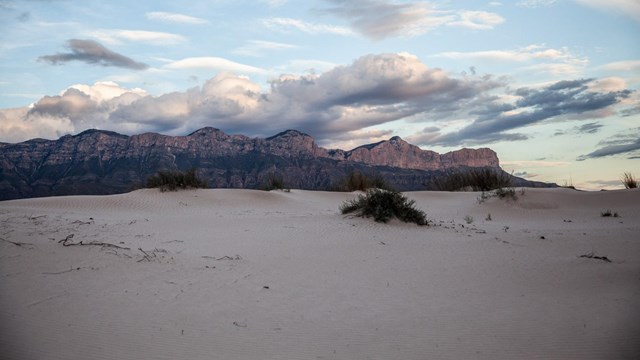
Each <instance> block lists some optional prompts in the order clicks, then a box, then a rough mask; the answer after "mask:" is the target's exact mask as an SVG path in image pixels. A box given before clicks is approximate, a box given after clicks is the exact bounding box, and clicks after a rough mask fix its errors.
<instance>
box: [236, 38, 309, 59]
mask: <svg viewBox="0 0 640 360" xmlns="http://www.w3.org/2000/svg"><path fill="white" fill-rule="evenodd" d="M296 47H297V46H295V45H291V44H284V43H278V42H272V41H262V40H251V41H249V42H248V43H247V44H246V45H244V46H241V47H239V48H236V49H235V50H233V51H231V52H232V53H234V54H236V55H244V56H253V57H262V56H264V55H265V52H267V51H277V50H287V49H295V48H296Z"/></svg>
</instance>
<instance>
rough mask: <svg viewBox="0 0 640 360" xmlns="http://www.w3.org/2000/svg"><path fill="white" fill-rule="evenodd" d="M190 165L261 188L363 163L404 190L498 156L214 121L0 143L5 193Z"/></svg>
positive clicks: (100, 188) (132, 183) (128, 180)
mask: <svg viewBox="0 0 640 360" xmlns="http://www.w3.org/2000/svg"><path fill="white" fill-rule="evenodd" d="M191 167H196V168H198V169H199V171H200V176H201V177H203V178H205V179H207V180H208V181H209V185H210V186H211V187H234V188H258V187H260V186H261V185H263V184H264V183H265V181H266V179H267V178H268V176H269V175H270V174H274V173H277V174H280V175H281V176H282V177H283V178H284V179H285V182H286V185H287V186H290V187H294V188H301V189H327V188H329V187H330V186H331V185H332V184H335V183H336V182H337V181H339V179H341V178H343V177H344V176H345V175H346V174H348V173H349V172H350V171H354V170H359V171H363V172H365V173H373V172H375V173H377V174H380V175H382V176H383V177H385V178H386V179H387V180H388V181H390V182H391V183H392V184H395V185H396V186H397V188H398V189H399V190H423V189H426V184H427V182H428V181H429V179H430V178H431V177H433V176H434V174H435V172H437V171H440V172H442V171H447V170H448V169H453V168H459V167H493V168H499V161H498V158H497V156H496V154H495V152H493V151H492V150H490V149H478V150H473V149H462V150H459V151H454V152H450V153H447V154H443V155H440V154H438V153H435V152H433V151H428V150H422V149H420V148H418V147H417V146H414V145H411V144H409V143H407V142H405V141H403V140H402V139H400V138H399V137H394V138H391V139H390V140H388V141H383V142H380V143H377V144H371V145H365V146H361V147H358V148H356V149H353V150H351V151H343V150H327V149H324V148H321V147H318V146H317V145H316V143H315V141H314V140H313V138H311V137H310V136H309V135H306V134H303V133H301V132H298V131H295V130H288V131H285V132H282V133H280V134H277V135H275V136H272V137H269V138H266V139H260V138H249V137H246V136H242V135H228V134H225V133H224V132H222V131H220V130H218V129H214V128H203V129H200V130H198V131H195V132H194V133H192V134H189V135H187V136H166V135H161V134H155V133H146V134H141V135H134V136H126V135H121V134H117V133H114V132H108V131H100V130H88V131H85V132H83V133H80V134H78V135H75V136H70V135H67V136H63V137H61V138H60V139H58V140H52V141H49V140H43V139H34V140H29V141H26V142H23V143H18V144H3V143H0V199H12V198H21V197H34V196H51V195H68V194H112V193H119V192H126V191H129V190H132V189H134V188H136V187H140V186H142V185H143V184H144V183H145V181H146V178H148V177H149V176H151V175H153V174H155V173H156V172H157V171H158V170H161V169H180V170H185V169H189V168H191Z"/></svg>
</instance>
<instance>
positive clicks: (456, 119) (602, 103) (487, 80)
mask: <svg viewBox="0 0 640 360" xmlns="http://www.w3.org/2000/svg"><path fill="white" fill-rule="evenodd" d="M167 66H168V67H169V68H174V69H176V68H178V69H180V68H193V67H200V66H204V67H208V68H214V69H220V68H234V69H236V70H247V69H246V68H245V67H246V65H243V64H238V63H234V62H231V61H229V60H226V59H220V58H188V59H183V60H180V61H176V62H173V63H170V64H168V65H167ZM248 70H251V71H258V70H261V69H257V68H252V67H249V69H248ZM594 83H595V81H594V80H592V79H583V80H574V81H560V82H556V83H553V84H548V85H546V86H544V87H537V88H530V87H522V88H519V89H515V90H511V89H510V88H509V86H508V85H509V84H508V83H507V82H506V80H505V79H501V78H498V79H496V78H494V77H492V76H477V75H476V76H461V77H454V76H452V75H450V74H448V73H447V72H445V71H443V70H441V69H438V68H430V67H428V66H427V65H425V64H424V63H423V62H421V61H420V59H418V58H417V57H416V56H414V55H411V54H406V53H401V54H372V55H366V56H362V57H360V58H358V59H356V60H354V61H353V63H351V64H348V65H344V66H335V67H333V68H331V69H329V70H327V71H325V72H322V73H319V74H315V73H311V74H306V75H283V76H281V77H279V78H276V79H273V80H272V81H271V82H270V84H269V85H270V86H269V88H268V89H266V90H265V89H263V88H262V87H261V86H260V85H258V84H256V83H254V82H252V81H251V80H250V79H249V78H247V77H244V76H238V75H235V74H233V73H230V72H224V71H223V72H220V73H218V74H217V75H216V76H215V77H213V78H212V79H210V80H208V81H206V82H205V83H204V84H202V85H201V86H196V87H193V88H191V89H188V90H186V91H181V92H173V93H168V94H164V95H161V96H149V95H147V94H146V93H144V92H143V91H142V90H140V89H124V88H121V87H119V86H118V85H117V84H115V83H98V84H94V85H93V86H90V87H87V86H83V85H74V86H73V87H71V88H69V89H67V90H65V91H64V92H63V93H61V94H60V95H58V96H49V97H44V98H42V99H41V100H40V101H38V102H37V103H36V104H35V105H34V106H33V108H31V109H28V111H27V112H26V113H25V114H24V115H22V117H20V116H18V115H19V114H18V115H16V114H17V113H15V112H14V113H11V114H9V113H7V112H4V111H0V112H2V114H4V115H3V116H5V118H6V119H7V121H6V123H5V124H3V125H2V126H4V127H5V128H7V129H8V127H9V126H13V125H15V124H23V126H26V125H24V124H38V123H43V122H46V123H47V124H59V125H60V129H65V130H68V129H71V130H69V131H73V132H79V131H82V130H85V129H87V128H95V127H97V128H101V129H107V130H113V131H118V132H122V133H127V134H132V133H140V132H145V131H157V132H163V133H167V134H172V135H184V134H186V133H189V132H192V131H194V130H196V129H198V128H200V127H203V126H214V127H217V128H220V129H222V130H224V131H226V132H230V133H242V134H245V135H249V136H268V135H272V134H274V133H277V132H279V131H282V130H285V129H290V128H294V129H298V130H300V131H303V132H306V133H308V134H311V135H312V136H314V137H315V138H316V139H317V140H318V141H319V143H321V144H336V143H346V142H347V139H346V138H345V135H349V136H358V137H360V138H365V137H366V138H375V137H376V136H378V135H380V134H385V133H383V132H380V131H382V130H376V129H377V127H378V126H380V125H383V124H387V123H389V122H393V121H397V120H404V121H406V122H411V123H412V126H415V125H413V124H421V123H424V124H425V129H424V131H423V132H421V133H419V134H415V135H413V136H412V137H409V138H408V140H410V141H412V142H414V143H418V144H421V145H426V144H430V145H443V146H453V145H460V144H486V143H491V142H496V141H518V140H524V139H527V135H524V134H521V133H519V132H518V130H520V129H521V128H523V127H527V126H530V125H532V124H536V123H539V122H543V121H547V120H568V119H570V118H571V117H573V116H584V118H585V119H590V118H593V117H594V116H595V115H589V116H586V115H585V114H592V113H593V112H598V111H602V110H608V109H611V108H612V107H614V106H616V105H618V104H620V102H621V100H624V99H626V98H627V97H628V96H629V94H630V91H629V90H626V89H622V90H618V91H602V90H600V89H599V88H598V86H595V85H593V84H594ZM607 86H608V85H607ZM605 88H606V86H605ZM498 92H502V93H503V94H496V93H498ZM16 116H17V117H16ZM38 119H39V120H38ZM467 119H468V120H467ZM53 128H55V127H54V126H53V125H52V126H51V127H50V129H53ZM447 128H448V129H450V130H447V131H448V132H444V130H443V129H447ZM1 129H2V127H0V141H6V140H7V139H10V140H15V139H16V138H15V137H13V138H12V137H10V136H18V135H15V134H18V133H12V132H10V131H9V130H6V131H4V132H3V130H1ZM597 129H599V127H598V125H597V124H596V123H594V122H593V121H591V122H590V123H586V124H585V125H584V126H581V127H580V128H579V129H578V130H581V131H583V132H590V131H597ZM23 130H24V129H23ZM38 131H39V130H36V129H34V130H33V133H34V134H35V133H38V134H40V136H42V133H41V132H38ZM25 133H26V130H24V131H22V132H21V134H25ZM12 134H14V135H12ZM55 134H56V133H51V135H50V136H54V135H55ZM21 140H24V139H21Z"/></svg>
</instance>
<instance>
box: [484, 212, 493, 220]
mask: <svg viewBox="0 0 640 360" xmlns="http://www.w3.org/2000/svg"><path fill="white" fill-rule="evenodd" d="M485 220H487V221H492V220H493V219H492V218H491V213H489V214H487V217H486V218H485Z"/></svg>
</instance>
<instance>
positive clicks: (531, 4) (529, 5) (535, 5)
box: [516, 0, 556, 9]
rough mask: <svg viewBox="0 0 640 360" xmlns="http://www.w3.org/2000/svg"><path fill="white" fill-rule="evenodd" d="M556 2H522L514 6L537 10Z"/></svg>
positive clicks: (550, 0)
mask: <svg viewBox="0 0 640 360" xmlns="http://www.w3.org/2000/svg"><path fill="white" fill-rule="evenodd" d="M555 2H556V0H522V1H519V2H518V3H517V4H516V5H518V6H521V7H526V8H532V9H535V8H539V7H547V6H551V5H553V4H555Z"/></svg>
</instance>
